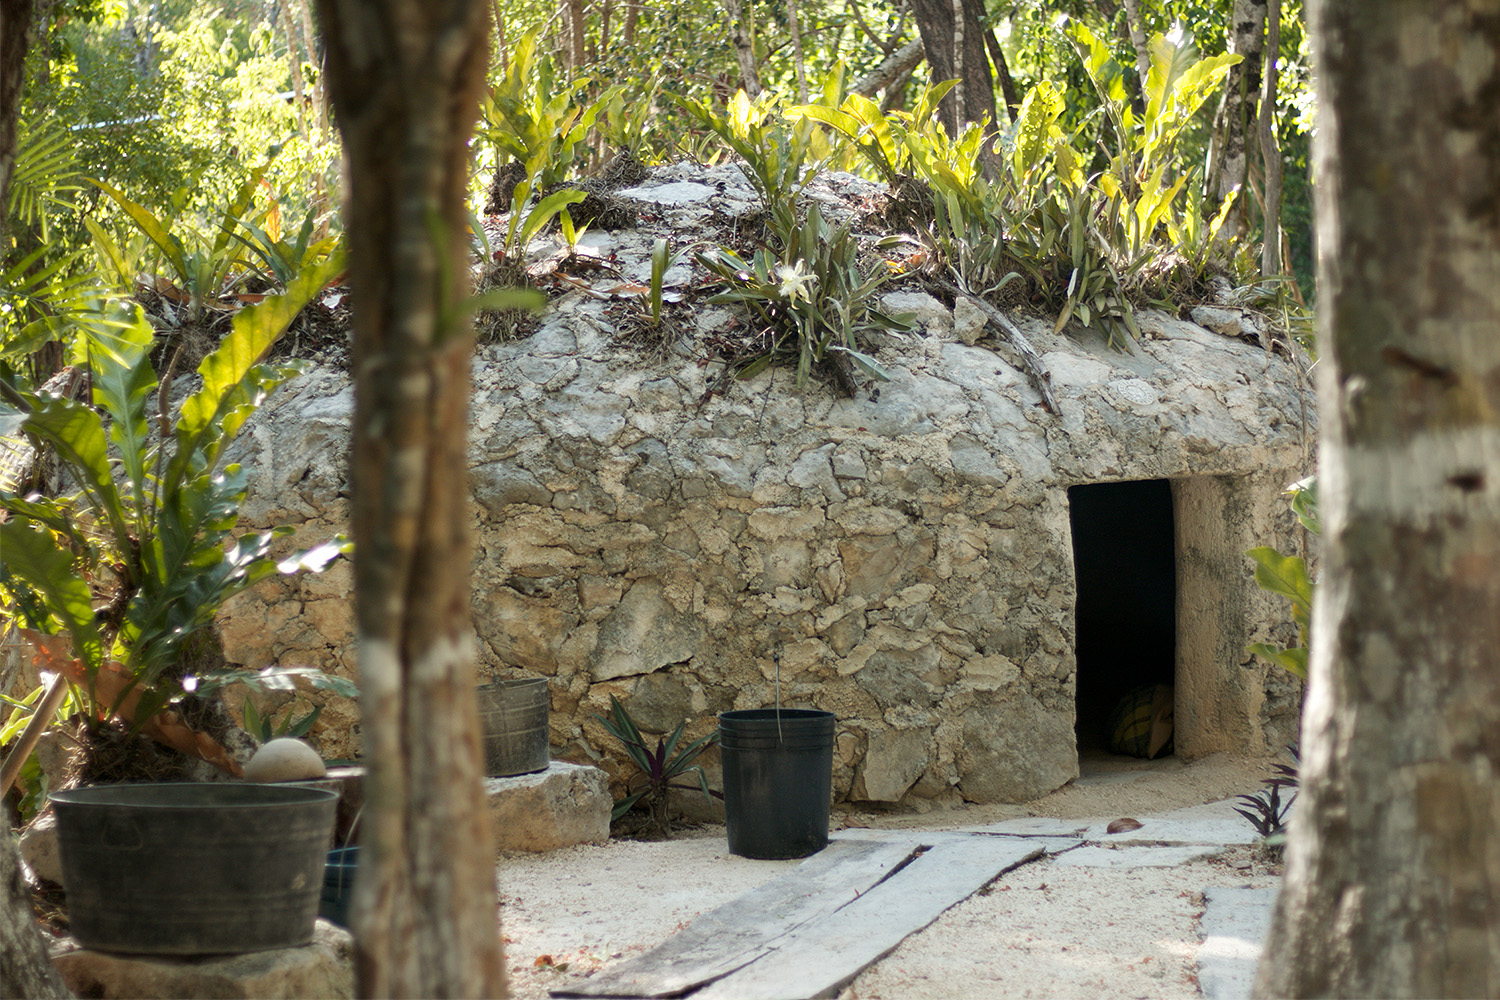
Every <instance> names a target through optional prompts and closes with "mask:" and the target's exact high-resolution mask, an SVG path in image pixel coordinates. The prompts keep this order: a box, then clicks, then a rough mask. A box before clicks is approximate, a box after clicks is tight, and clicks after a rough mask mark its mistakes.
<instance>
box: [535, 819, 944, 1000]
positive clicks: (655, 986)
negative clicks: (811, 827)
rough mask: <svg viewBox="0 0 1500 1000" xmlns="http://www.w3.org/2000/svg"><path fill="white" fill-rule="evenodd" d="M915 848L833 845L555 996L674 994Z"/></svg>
mask: <svg viewBox="0 0 1500 1000" xmlns="http://www.w3.org/2000/svg"><path fill="white" fill-rule="evenodd" d="M914 850H915V845H914V844H913V843H912V842H911V841H907V842H905V843H875V842H873V841H858V840H840V841H834V842H833V843H830V844H829V845H828V847H826V848H824V849H823V850H822V851H819V852H818V853H817V854H815V855H813V856H812V857H811V858H808V859H807V860H806V861H804V862H803V863H802V864H800V865H798V866H797V867H796V868H794V869H792V870H791V871H790V872H787V873H786V874H784V875H781V876H779V877H777V878H774V879H772V880H771V881H769V882H767V883H766V884H765V885H762V886H761V887H760V888H758V889H755V890H753V891H751V892H748V893H746V894H745V895H743V896H740V897H739V898H738V899H735V900H733V901H732V902H729V903H727V904H725V905H724V906H721V907H719V908H718V909H715V910H710V911H709V912H708V913H704V914H702V915H701V916H699V917H698V918H697V919H696V920H694V921H693V922H692V923H690V924H689V925H688V926H687V927H685V928H684V929H683V930H681V931H679V932H678V933H677V934H675V935H673V936H672V937H671V938H670V939H668V940H667V941H666V942H664V943H663V944H661V945H660V946H659V947H657V948H654V949H652V950H651V951H648V952H646V953H645V954H643V955H638V956H636V957H635V958H632V959H630V960H629V961H627V962H623V963H621V964H620V965H618V966H615V967H614V968H611V969H608V970H606V971H605V972H604V973H602V974H601V975H599V976H596V977H595V978H593V979H590V980H589V981H587V982H585V983H579V984H574V985H572V986H570V987H568V988H566V989H559V990H553V991H552V995H553V996H556V997H669V996H677V995H680V994H683V993H685V992H687V991H688V990H691V989H693V988H694V987H696V986H700V985H702V984H703V983H706V982H709V981H710V980H712V979H715V978H717V977H719V976H723V975H726V974H727V973H730V972H733V971H734V970H735V969H738V968H740V967H741V966H743V965H745V964H747V963H749V962H753V961H755V960H756V959H757V958H760V957H761V956H762V955H765V954H766V953H767V952H769V951H770V950H772V948H774V947H775V946H776V944H777V942H778V941H780V940H781V939H782V938H784V937H785V936H786V935H787V934H788V933H789V932H791V931H793V930H795V929H796V928H798V927H801V926H802V925H804V924H806V923H808V922H809V921H815V920H818V919H820V918H826V917H827V916H828V915H829V914H831V913H834V912H835V911H837V910H838V909H839V908H840V907H842V906H844V905H846V904H847V903H849V902H851V901H852V900H854V899H857V898H858V897H859V895H860V894H861V893H863V892H866V891H867V890H869V889H870V888H871V887H872V886H874V885H875V884H876V883H878V882H879V881H880V880H881V879H883V878H885V877H886V876H887V875H888V874H889V873H890V872H891V871H892V870H893V869H894V868H896V867H897V866H898V865H900V864H901V863H902V862H903V861H906V860H907V859H908V858H910V857H911V855H912V853H913V851H914Z"/></svg>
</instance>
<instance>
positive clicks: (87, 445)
mask: <svg viewBox="0 0 1500 1000" xmlns="http://www.w3.org/2000/svg"><path fill="white" fill-rule="evenodd" d="M26 430H28V431H30V432H31V433H33V434H35V435H36V436H37V437H39V438H41V439H42V440H44V441H46V442H47V443H48V444H50V445H52V447H53V448H54V449H55V450H56V451H57V454H58V457H59V458H61V459H62V461H63V464H65V465H66V466H67V467H68V472H69V473H71V474H72V475H73V477H74V478H75V479H76V480H78V482H79V483H80V484H81V485H82V486H83V489H84V492H85V493H86V494H87V495H88V499H89V503H90V505H91V506H92V507H93V508H94V512H95V514H97V515H98V516H99V517H101V518H103V519H104V520H105V521H107V522H108V523H109V526H110V530H111V531H112V532H113V533H114V535H115V539H116V541H117V542H119V543H120V544H121V545H124V544H126V539H127V536H128V535H129V534H130V531H129V529H128V527H127V525H126V521H125V512H124V510H123V509H122V508H121V506H120V494H119V490H118V489H117V488H116V487H115V481H114V477H113V475H111V473H110V467H109V454H108V448H107V447H106V445H105V437H104V422H103V421H102V420H101V419H100V417H99V414H98V413H96V412H94V410H92V409H91V408H89V407H87V406H84V405H83V404H82V403H76V402H74V401H73V400H70V399H60V398H58V397H56V396H43V397H38V401H37V403H36V405H35V408H34V409H33V410H32V411H31V413H30V414H29V415H28V416H27V418H26Z"/></svg>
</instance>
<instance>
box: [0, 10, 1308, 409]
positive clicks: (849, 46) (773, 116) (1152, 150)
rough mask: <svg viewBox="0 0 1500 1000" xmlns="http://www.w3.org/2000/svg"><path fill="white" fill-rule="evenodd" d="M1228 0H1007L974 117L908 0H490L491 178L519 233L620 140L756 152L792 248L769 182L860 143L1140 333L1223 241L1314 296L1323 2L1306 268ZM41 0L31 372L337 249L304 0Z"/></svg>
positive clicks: (1003, 271)
mask: <svg viewBox="0 0 1500 1000" xmlns="http://www.w3.org/2000/svg"><path fill="white" fill-rule="evenodd" d="M918 6H920V5H918ZM1231 6H1232V4H1231V2H1230V0H1195V2H1186V3H1165V2H1161V0H1140V2H1139V3H1136V4H1124V5H1122V4H1119V3H1115V2H1112V0H1092V2H1090V0H1028V2H1024V3H995V2H991V3H990V4H989V8H988V14H987V19H986V23H985V25H984V27H985V29H986V30H987V32H988V35H989V38H988V41H989V42H991V43H993V44H992V45H991V47H990V59H991V61H990V65H988V66H986V67H984V69H985V71H986V72H987V74H988V75H989V77H990V78H991V79H992V80H993V81H994V84H993V86H994V90H995V93H996V97H997V100H996V107H997V109H998V110H997V112H996V117H997V118H998V119H999V120H998V122H981V123H971V124H969V125H967V126H965V128H964V129H962V130H959V131H957V134H950V133H951V132H952V131H953V130H952V129H949V128H947V127H945V126H943V125H940V124H939V121H940V120H942V118H943V116H942V115H934V114H933V102H934V100H935V98H936V97H937V96H939V95H941V94H942V93H943V89H942V81H934V80H932V79H931V72H930V70H929V68H928V65H927V64H926V63H925V62H922V61H920V47H921V41H920V38H919V36H918V27H917V17H916V12H914V10H913V9H912V5H911V4H909V3H897V4H892V3H871V2H869V0H865V2H864V3H863V4H861V3H859V2H855V0H845V2H842V3H840V2H832V3H829V2H822V0H800V2H796V0H773V2H762V0H752V2H748V3H744V4H741V3H740V2H739V0H726V2H725V3H723V4H720V3H715V2H711V0H686V2H682V3H674V4H667V5H646V4H634V3H628V2H621V0H593V2H585V0H569V2H568V3H566V4H564V5H561V6H557V5H548V4H536V3H531V2H527V3H515V4H497V5H496V17H497V19H498V23H497V25H496V36H495V39H494V45H493V50H494V59H493V68H492V71H491V79H490V83H491V87H490V97H489V98H488V99H487V100H486V101H485V102H484V107H483V108H482V115H481V119H480V123H479V128H478V134H477V136H476V139H475V141H474V144H473V160H474V172H473V177H474V180H473V206H474V209H475V211H476V213H478V212H480V211H481V210H482V209H483V208H484V207H485V204H486V201H487V198H486V188H487V186H488V185H489V182H490V178H491V175H492V174H494V173H495V172H497V171H503V170H504V168H505V167H506V165H507V164H510V163H512V162H513V161H514V162H515V163H516V164H517V166H514V167H512V168H511V171H512V174H511V176H512V177H518V178H519V179H520V183H519V184H517V185H516V187H515V189H514V191H513V192H512V199H513V200H514V202H515V205H514V207H515V208H516V209H517V211H514V212H510V210H511V209H512V207H513V206H512V205H511V204H510V203H509V202H510V200H512V199H507V200H506V201H505V203H502V204H500V205H493V204H492V205H491V206H490V208H491V209H492V210H498V211H500V212H510V215H511V220H512V222H511V225H510V226H509V229H508V232H507V236H508V237H509V238H508V240H507V242H509V243H514V242H515V241H516V240H518V239H519V238H520V237H523V236H528V235H532V234H534V233H535V232H537V231H538V230H539V229H540V228H541V226H542V225H543V224H544V223H546V222H549V221H551V219H552V218H553V216H554V215H555V214H557V213H558V212H559V211H561V212H562V214H563V216H564V218H563V220H562V221H563V223H564V225H563V228H564V231H565V232H566V231H567V230H569V229H570V228H571V227H570V226H569V223H571V222H572V219H571V217H570V216H569V215H568V213H567V211H566V208H567V205H568V204H569V201H568V199H567V197H566V196H564V195H562V194H561V190H562V188H561V186H562V185H563V184H564V183H565V182H568V181H577V180H578V179H580V178H583V177H587V176H589V175H592V174H597V173H598V172H599V171H600V170H601V169H603V168H604V167H605V165H606V163H607V162H608V160H609V158H610V156H611V155H612V154H613V153H615V152H616V151H619V150H628V151H629V152H630V153H631V154H633V155H634V156H636V157H638V158H639V159H640V160H641V161H643V162H644V163H645V164H647V165H649V164H653V163H659V162H663V161H669V160H675V159H683V158H687V159H693V160H699V161H716V160H721V159H724V158H726V157H739V158H741V159H744V160H746V161H747V162H748V166H749V168H750V170H749V171H748V172H750V173H751V174H753V175H754V176H752V180H753V181H755V182H756V183H757V185H758V187H760V189H761V190H762V193H763V195H764V196H765V197H766V198H767V200H768V204H767V209H768V212H769V213H770V214H771V216H772V222H773V228H774V229H776V230H779V232H773V234H772V239H771V241H770V242H771V243H772V244H773V246H772V250H773V251H777V252H778V253H779V252H781V251H783V250H784V246H785V243H786V240H787V238H788V237H789V236H790V233H791V227H792V226H793V224H794V220H793V219H792V218H790V217H787V216H785V215H783V216H781V217H780V218H779V219H778V218H777V215H776V213H777V211H778V210H781V211H785V210H786V208H787V206H788V205H789V204H790V203H788V202H782V203H781V206H780V209H778V207H777V204H775V203H776V200H777V199H778V198H785V197H795V189H796V188H797V187H798V186H799V185H800V184H801V183H804V182H805V179H806V175H807V172H808V171H809V169H810V168H812V169H825V170H826V169H848V170H854V171H858V172H861V173H864V174H866V175H869V176H871V177H874V178H878V179H881V180H887V181H891V182H893V183H896V182H898V181H900V180H902V179H906V178H911V179H913V180H915V181H916V182H917V183H918V185H919V186H920V188H921V189H922V190H923V192H924V193H923V195H922V199H923V201H924V202H925V205H924V207H922V208H921V209H920V210H919V211H918V214H917V216H916V217H914V218H911V219H908V220H903V221H906V222H907V225H906V226H905V228H907V229H910V230H912V231H913V232H914V233H915V234H916V235H918V236H919V237H920V238H921V239H922V240H923V241H924V242H925V243H927V244H928V249H929V250H930V258H929V259H930V261H931V266H932V267H933V268H934V269H936V270H939V271H942V272H944V273H947V274H953V275H954V276H956V277H957V278H958V279H960V284H963V285H965V286H966V287H967V288H970V289H972V290H974V291H975V292H977V293H979V294H991V295H996V294H997V293H1000V292H1001V290H1002V289H1003V287H1004V285H1005V284H1006V282H1007V281H1008V280H1009V281H1015V280H1017V279H1020V280H1023V281H1025V282H1028V283H1030V284H1031V285H1033V286H1034V288H1033V296H1032V298H1033V299H1036V298H1037V297H1038V296H1037V295H1036V294H1035V291H1036V288H1040V290H1041V295H1040V298H1041V299H1043V300H1044V301H1045V302H1046V304H1047V305H1049V306H1051V307H1052V308H1054V309H1056V310H1065V311H1066V312H1067V313H1069V314H1070V315H1071V317H1072V318H1076V319H1077V320H1079V321H1081V322H1083V323H1084V324H1085V325H1088V324H1094V323H1103V324H1104V325H1106V326H1107V327H1108V326H1110V325H1111V324H1113V325H1114V326H1115V327H1118V328H1119V329H1118V332H1119V333H1120V334H1122V335H1128V333H1129V330H1128V327H1129V326H1130V325H1131V318H1130V306H1131V303H1133V302H1134V303H1139V302H1143V301H1151V300H1161V301H1170V302H1175V301H1176V300H1177V299H1179V298H1182V297H1184V296H1189V297H1190V296H1193V295H1196V294H1199V293H1200V292H1201V291H1202V282H1203V280H1204V278H1205V276H1206V275H1207V274H1208V273H1209V272H1210V271H1212V272H1214V273H1221V274H1224V275H1225V276H1226V277H1227V278H1228V279H1229V280H1230V283H1231V285H1232V286H1234V287H1237V288H1242V289H1245V291H1246V294H1245V296H1244V300H1245V302H1246V304H1251V305H1259V306H1261V307H1265V308H1269V309H1272V310H1277V309H1279V310H1282V311H1283V312H1284V311H1285V310H1286V309H1287V308H1288V307H1291V308H1292V309H1294V310H1295V309H1297V308H1298V304H1299V303H1301V302H1303V301H1305V297H1306V296H1309V295H1310V287H1311V283H1310V280H1309V272H1310V267H1311V263H1310V261H1311V234H1310V232H1309V224H1308V215H1309V212H1308V190H1307V175H1308V167H1307V147H1308V142H1307V139H1308V131H1309V122H1310V117H1311V109H1310V105H1311V102H1312V94H1311V92H1310V89H1309V74H1308V68H1307V51H1306V43H1305V38H1304V36H1303V32H1302V28H1301V10H1300V4H1299V3H1297V2H1289V3H1288V4H1287V5H1286V7H1285V9H1284V10H1283V11H1282V17H1281V20H1280V23H1279V50H1278V58H1277V60H1276V64H1277V66H1278V68H1279V73H1278V81H1279V87H1278V89H1277V90H1276V97H1275V107H1274V115H1273V122H1274V131H1275V134H1276V136H1277V138H1278V144H1277V145H1278V147H1279V148H1278V149H1277V150H1275V151H1273V155H1274V157H1275V159H1276V161H1277V162H1278V163H1279V164H1280V166H1281V168H1282V169H1281V173H1282V174H1283V175H1284V177H1285V183H1284V185H1283V186H1284V190H1285V194H1284V197H1283V198H1282V202H1283V204H1284V207H1283V208H1282V210H1281V213H1280V215H1281V218H1282V224H1283V226H1284V228H1285V231H1286V235H1285V239H1284V248H1283V252H1282V253H1281V254H1280V255H1278V258H1279V262H1280V264H1281V265H1282V266H1280V267H1276V268H1274V269H1273V271H1279V272H1282V273H1285V274H1288V275H1292V276H1295V278H1296V281H1295V284H1293V283H1292V282H1291V281H1288V280H1281V279H1278V280H1275V281H1271V282H1265V281H1262V280H1261V278H1262V275H1261V273H1260V267H1259V263H1258V256H1257V254H1258V251H1257V250H1256V244H1257V242H1258V240H1259V237H1260V233H1261V206H1262V201H1263V199H1262V198H1261V188H1262V181H1263V176H1264V170H1263V169H1262V166H1261V160H1260V158H1259V157H1258V156H1257V155H1256V154H1255V150H1254V149H1252V150H1251V155H1250V157H1249V158H1248V159H1249V165H1248V167H1247V169H1246V182H1245V185H1244V187H1243V189H1242V191H1241V192H1240V194H1239V195H1238V197H1237V199H1234V198H1231V199H1229V201H1230V203H1229V204H1227V205H1226V204H1225V200H1226V199H1225V198H1224V197H1223V196H1222V195H1221V194H1220V193H1219V192H1218V191H1217V190H1216V188H1217V187H1219V186H1221V185H1217V184H1216V183H1215V178H1214V176H1213V173H1214V170H1215V169H1216V168H1215V165H1214V163H1213V162H1212V159H1213V157H1214V155H1215V150H1214V149H1213V148H1212V147H1213V146H1214V143H1215V141H1216V137H1219V138H1222V135H1223V133H1224V132H1225V129H1226V125H1225V123H1224V122H1223V121H1222V120H1219V121H1216V119H1223V118H1224V115H1223V113H1222V112H1221V111H1219V109H1220V105H1221V104H1222V103H1223V91H1224V89H1225V81H1226V79H1228V80H1230V82H1231V83H1233V82H1234V81H1233V79H1232V77H1231V69H1232V64H1233V62H1234V61H1235V60H1236V57H1234V56H1228V57H1226V56H1225V49H1226V45H1227V44H1228V42H1227V39H1228V30H1229V23H1230V13H1231V10H1230V9H1231ZM1129 8H1135V9H1136V13H1137V15H1138V17H1137V20H1136V21H1131V19H1130V14H1129ZM38 12H39V15H38V16H39V23H38V24H37V25H36V26H35V28H36V31H35V39H34V43H33V44H32V46H31V48H30V52H29V55H28V60H27V66H26V83H25V87H24V90H23V93H22V98H23V100H22V106H21V108H20V120H19V124H18V133H19V134H18V150H17V162H16V168H15V173H14V179H13V182H12V184H11V185H10V190H9V194H8V206H9V208H10V212H9V217H10V221H9V226H8V229H7V230H6V232H5V234H4V241H3V244H0V249H3V254H4V256H3V265H0V296H3V298H0V303H3V304H0V366H3V368H0V372H3V374H4V375H5V377H6V378H7V379H10V380H19V383H20V384H23V385H31V384H35V383H36V382H37V381H38V380H40V379H44V378H45V377H46V376H47V375H48V374H49V373H50V371H51V370H53V369H55V368H56V367H58V365H59V364H60V362H61V361H62V360H63V357H64V356H65V355H66V354H67V352H68V349H69V347H70V345H73V344H76V343H77V342H78V331H79V330H80V329H82V328H83V327H86V326H87V324H88V317H89V316H90V315H97V309H96V307H97V305H98V303H99V301H100V299H101V297H110V296H132V295H144V296H146V297H147V298H148V299H155V300H156V301H155V303H154V304H151V311H152V314H153V315H154V316H156V318H157V319H158V320H160V321H164V322H167V323H169V324H186V325H188V326H189V327H207V328H212V329H222V327H223V318H224V316H225V314H227V313H228V312H230V311H232V310H233V309H234V308H235V307H236V306H237V305H239V304H240V303H241V302H243V301H247V299H246V297H247V296H251V297H254V296H259V295H260V294H262V293H264V292H266V291H270V290H279V289H281V288H285V287H286V286H287V284H288V283H289V281H290V280H291V279H292V278H293V277H294V276H295V275H296V274H297V273H299V272H300V271H301V270H302V269H304V268H306V267H308V266H309V265H311V264H313V263H316V262H318V261H321V260H322V259H324V258H325V257H327V255H329V254H331V253H334V252H335V251H336V249H337V247H338V244H339V234H340V223H339V200H338V183H339V176H338V175H339V144H338V134H337V130H336V129H335V128H334V127H333V124H332V121H331V111H330V109H329V107H328V105H327V102H326V101H325V99H324V95H323V89H322V86H321V79H320V69H319V64H320V57H319V40H318V34H317V26H316V24H315V23H314V12H313V11H312V10H311V9H310V5H309V3H308V0H284V2H278V3H264V2H236V3H226V4H222V5H205V4H200V3H193V2H189V0H168V2H165V3H152V4H145V3H138V2H119V0H108V2H104V0H56V2H54V3H50V4H43V5H40V6H39V7H38ZM1132 30H1134V31H1136V32H1137V33H1138V35H1139V37H1138V38H1137V39H1136V41H1137V42H1141V41H1144V48H1141V47H1140V46H1139V45H1133V42H1132ZM736 39H739V40H740V41H741V42H742V43H744V45H742V46H741V47H740V48H738V49H737V47H736V45H735V41H736ZM913 51H916V52H917V53H918V57H917V59H911V58H906V59H905V60H904V62H903V61H902V60H899V59H897V57H900V56H903V55H905V54H908V53H911V52H913ZM1143 55H1148V57H1149V59H1150V61H1151V67H1150V69H1149V70H1147V72H1146V74H1145V75H1144V77H1143V75H1142V73H1141V69H1143V68H1144V64H1143V63H1142V56H1143ZM893 62H895V63H897V64H899V65H898V66H897V71H896V72H894V73H890V72H887V73H886V74H885V77H884V78H882V79H881V80H879V81H878V82H882V83H883V84H884V85H883V86H880V87H878V88H872V87H871V86H870V84H871V80H872V75H874V76H875V77H879V76H880V74H879V72H878V71H880V70H882V69H886V70H887V71H888V70H889V69H890V67H891V65H892V64H893ZM1256 76H1259V74H1258V73H1257V74H1256ZM1253 82H1254V80H1253V79H1252V83H1253ZM934 84H936V85H937V86H936V88H935V89H934V88H933V87H932V86H931V85H934ZM742 88H743V89H744V90H746V91H747V103H740V104H737V103H736V101H735V95H736V94H737V93H738V92H739V91H740V90H741V89H742ZM1255 97H1256V95H1255V94H1254V93H1251V94H1250V95H1249V98H1250V105H1251V112H1252V116H1253V113H1254V104H1255ZM950 99H951V98H950ZM1216 112H1217V113H1216ZM1249 141H1250V144H1251V145H1252V146H1255V145H1256V140H1255V136H1254V135H1253V134H1252V135H1250V136H1249ZM757 150H762V151H763V152H764V154H765V155H764V156H762V155H760V154H759V153H757ZM778 156H779V157H781V159H780V160H779V161H778V160H777V157H778ZM768 158H769V159H768ZM898 187H899V185H898ZM543 193H546V194H551V195H553V197H552V198H550V199H549V200H548V201H547V202H543V201H542V200H541V199H539V198H538V197H537V195H538V194H543ZM1221 208H1222V209H1223V211H1221ZM791 211H792V214H793V215H795V214H796V211H795V209H794V208H793V209H791ZM1002 236H1003V243H1002V240H1001V239H1000V237H1002ZM674 249H675V248H674ZM950 269H951V270H950ZM1012 274H1014V275H1016V276H1017V277H1016V278H1008V276H1009V275H1012ZM1267 277H1274V275H1273V274H1272V273H1271V272H1268V274H1267ZM251 300H253V299H251ZM148 304H150V303H148ZM1112 332H1113V331H1112ZM48 343H52V344H53V345H56V346H53V347H52V348H50V349H49V350H42V348H43V346H44V345H46V344H48ZM39 351H40V352H41V353H40V356H39V354H38V352H39ZM200 353H201V352H200Z"/></svg>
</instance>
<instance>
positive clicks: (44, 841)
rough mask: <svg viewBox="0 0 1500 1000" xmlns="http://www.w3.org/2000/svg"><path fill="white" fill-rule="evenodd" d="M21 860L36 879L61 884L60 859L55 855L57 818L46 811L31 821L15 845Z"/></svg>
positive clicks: (50, 811)
mask: <svg viewBox="0 0 1500 1000" xmlns="http://www.w3.org/2000/svg"><path fill="white" fill-rule="evenodd" d="M17 846H18V847H19V849H20V851H21V860H22V861H24V862H26V867H28V868H30V869H31V872H32V874H33V875H35V876H36V877H37V878H44V879H46V880H47V881H49V882H56V883H57V884H58V885H61V884H62V859H61V858H60V857H59V856H58V853H57V817H55V816H53V815H52V810H50V809H49V810H47V811H46V812H44V813H43V814H42V815H40V816H38V817H37V818H36V819H34V820H32V822H31V825H30V826H28V827H27V828H26V830H25V832H23V833H22V834H21V839H20V842H19V843H18V844H17Z"/></svg>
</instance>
